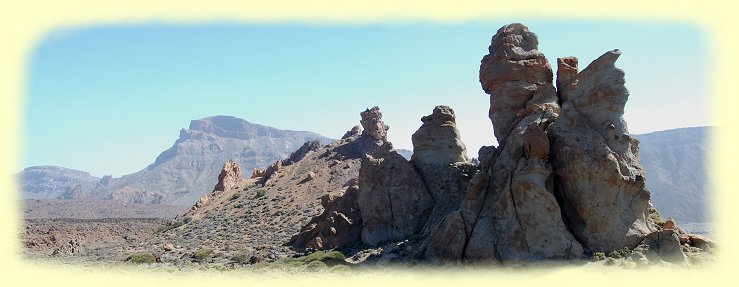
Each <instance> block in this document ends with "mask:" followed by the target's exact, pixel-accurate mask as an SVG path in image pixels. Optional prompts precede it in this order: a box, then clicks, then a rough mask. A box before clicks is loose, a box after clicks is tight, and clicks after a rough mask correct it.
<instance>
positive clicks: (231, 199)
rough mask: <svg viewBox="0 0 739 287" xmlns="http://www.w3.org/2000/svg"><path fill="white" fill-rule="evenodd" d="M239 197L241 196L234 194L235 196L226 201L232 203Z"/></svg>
mask: <svg viewBox="0 0 739 287" xmlns="http://www.w3.org/2000/svg"><path fill="white" fill-rule="evenodd" d="M239 197H241V195H239V194H238V193H236V194H234V195H232V196H231V197H230V198H229V199H228V200H229V201H234V200H237V199H239Z"/></svg>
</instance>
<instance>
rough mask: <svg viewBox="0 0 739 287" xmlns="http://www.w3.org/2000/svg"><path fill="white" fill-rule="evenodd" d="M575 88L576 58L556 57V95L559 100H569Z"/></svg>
mask: <svg viewBox="0 0 739 287" xmlns="http://www.w3.org/2000/svg"><path fill="white" fill-rule="evenodd" d="M576 88H577V58H575V57H565V58H557V95H558V96H559V98H560V100H561V101H567V100H569V98H570V96H571V95H572V93H573V92H574V91H575V89H576Z"/></svg>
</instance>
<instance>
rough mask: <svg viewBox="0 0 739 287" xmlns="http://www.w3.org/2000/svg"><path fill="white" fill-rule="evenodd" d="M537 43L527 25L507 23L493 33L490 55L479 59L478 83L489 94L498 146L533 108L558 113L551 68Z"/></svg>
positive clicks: (490, 112) (491, 118)
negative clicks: (541, 108)
mask: <svg viewBox="0 0 739 287" xmlns="http://www.w3.org/2000/svg"><path fill="white" fill-rule="evenodd" d="M538 45H539V40H538V38H537V37H536V34H534V33H531V32H529V28H528V27H526V26H524V25H522V24H518V23H516V24H510V25H506V26H503V27H502V28H500V29H499V30H498V33H496V34H495V36H493V39H492V43H491V44H490V47H489V49H488V50H489V52H490V54H488V55H485V57H483V58H482V61H481V64H480V83H481V84H482V89H483V90H484V91H485V92H486V93H488V94H490V111H489V116H490V120H491V121H492V123H493V132H494V134H495V138H497V139H498V143H500V144H501V145H502V144H503V143H505V142H506V137H507V135H508V134H510V133H511V130H512V129H513V128H514V127H515V126H516V122H517V121H518V120H520V119H521V118H523V117H525V116H526V115H528V114H530V113H531V111H533V110H534V109H536V108H538V107H541V106H548V107H549V108H552V109H555V110H554V112H555V113H556V112H558V111H557V109H558V105H557V97H556V94H555V90H554V86H552V76H553V74H552V68H551V66H550V65H549V62H548V61H547V59H546V57H544V54H542V53H541V52H539V51H538V50H537V49H538Z"/></svg>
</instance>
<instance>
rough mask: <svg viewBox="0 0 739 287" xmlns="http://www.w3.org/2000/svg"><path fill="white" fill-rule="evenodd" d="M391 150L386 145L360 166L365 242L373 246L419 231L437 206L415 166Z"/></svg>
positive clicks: (388, 144)
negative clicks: (432, 209) (434, 206)
mask: <svg viewBox="0 0 739 287" xmlns="http://www.w3.org/2000/svg"><path fill="white" fill-rule="evenodd" d="M391 149H392V145H391V144H390V143H385V144H383V145H382V146H380V147H379V148H378V149H377V150H376V151H375V152H373V153H372V154H368V155H367V156H366V157H364V158H363V159H362V166H361V168H360V169H359V197H358V199H357V203H358V205H359V210H360V211H361V213H362V220H363V228H362V242H364V243H365V244H368V245H371V246H375V245H379V244H382V243H386V242H389V241H396V240H402V239H405V238H407V237H408V236H410V235H412V234H414V233H416V232H418V231H419V230H420V229H421V227H422V226H423V224H424V223H425V222H426V219H427V218H428V215H429V214H430V213H431V208H432V207H433V205H434V200H433V197H432V196H431V194H430V193H429V192H428V190H427V189H426V186H425V185H424V183H423V180H422V179H421V177H420V176H419V175H418V173H416V169H415V168H414V167H413V165H411V164H410V163H409V162H408V161H407V160H405V158H403V156H401V155H400V154H398V153H397V152H394V151H391Z"/></svg>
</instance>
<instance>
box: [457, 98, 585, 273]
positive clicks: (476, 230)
mask: <svg viewBox="0 0 739 287" xmlns="http://www.w3.org/2000/svg"><path fill="white" fill-rule="evenodd" d="M555 119H556V117H555V114H554V113H553V112H552V110H551V109H548V110H543V109H539V110H536V111H535V113H534V114H532V115H530V116H528V117H526V118H524V119H522V120H521V121H520V122H519V123H518V125H517V126H516V128H515V129H514V130H513V133H511V134H510V135H509V136H508V137H507V142H505V144H503V149H501V150H499V154H498V157H497V158H496V160H495V163H494V164H493V165H492V167H491V170H492V171H493V172H491V174H490V181H489V183H488V188H487V194H486V196H485V197H484V203H483V205H482V208H481V210H480V212H479V215H478V216H477V219H476V222H475V225H474V227H473V229H472V232H471V233H470V238H469V240H468V244H467V248H466V250H465V253H464V256H465V257H466V258H467V259H470V260H483V261H484V260H491V259H498V260H501V261H519V260H532V259H567V258H579V257H582V255H583V248H582V246H581V245H580V243H578V242H577V240H575V238H574V237H573V236H572V234H570V232H569V231H568V230H567V227H566V226H565V224H564V222H563V220H562V217H561V213H560V209H559V205H558V203H557V200H556V198H555V197H554V194H553V193H554V191H553V178H554V175H553V170H552V167H551V166H550V165H549V164H548V163H547V162H546V160H545V159H544V158H540V157H528V158H527V157H526V156H525V149H524V145H523V143H524V140H523V139H524V137H525V136H524V135H525V134H526V131H527V130H529V128H528V127H529V126H530V125H532V124H537V125H542V126H546V125H548V124H550V123H551V122H552V121H553V120H555Z"/></svg>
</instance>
